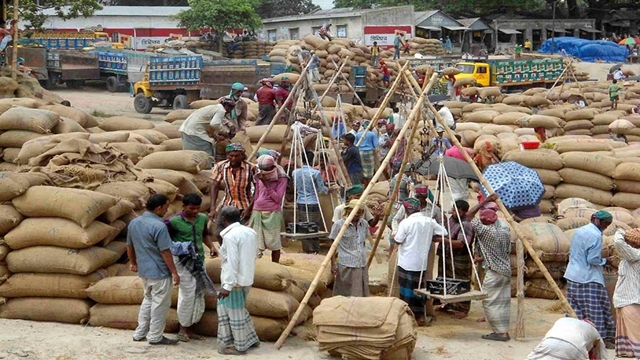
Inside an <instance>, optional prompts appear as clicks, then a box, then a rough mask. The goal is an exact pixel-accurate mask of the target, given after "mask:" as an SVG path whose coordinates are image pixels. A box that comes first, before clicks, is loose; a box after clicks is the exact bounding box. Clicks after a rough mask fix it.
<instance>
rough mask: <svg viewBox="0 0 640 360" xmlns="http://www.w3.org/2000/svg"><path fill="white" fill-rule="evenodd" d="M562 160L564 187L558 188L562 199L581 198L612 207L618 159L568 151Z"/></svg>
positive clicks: (562, 185)
mask: <svg viewBox="0 0 640 360" xmlns="http://www.w3.org/2000/svg"><path fill="white" fill-rule="evenodd" d="M560 157H561V158H562V160H563V162H564V168H563V169H562V170H561V171H562V175H561V176H562V184H560V185H559V186H558V187H557V188H556V197H557V198H558V199H559V200H563V199H568V198H582V199H585V200H588V201H590V202H592V203H594V204H597V205H600V206H604V207H606V206H609V205H610V204H611V198H612V197H613V195H612V193H611V191H612V189H613V180H612V177H613V175H614V173H615V170H616V166H617V165H618V163H619V161H618V159H616V158H614V157H612V156H607V155H600V154H597V153H587V152H567V153H564V154H562V155H561V156H560Z"/></svg>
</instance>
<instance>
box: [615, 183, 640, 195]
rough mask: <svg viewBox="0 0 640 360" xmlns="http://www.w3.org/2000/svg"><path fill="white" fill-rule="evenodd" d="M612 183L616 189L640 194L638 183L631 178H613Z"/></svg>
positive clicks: (639, 184)
mask: <svg viewBox="0 0 640 360" xmlns="http://www.w3.org/2000/svg"><path fill="white" fill-rule="evenodd" d="M614 185H615V187H616V190H617V191H620V192H626V193H632V194H640V183H639V182H637V181H632V180H615V181H614Z"/></svg>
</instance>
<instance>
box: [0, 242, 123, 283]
mask: <svg viewBox="0 0 640 360" xmlns="http://www.w3.org/2000/svg"><path fill="white" fill-rule="evenodd" d="M112 244H115V242H114V243H111V244H109V245H112ZM120 256H122V253H120V254H118V253H117V252H114V251H112V250H109V249H107V248H102V247H97V246H92V247H90V248H88V249H82V250H76V249H67V248H61V247H56V246H32V247H28V248H25V249H21V250H15V251H12V252H10V253H9V255H7V265H9V270H10V271H11V272H12V273H27V272H35V273H45V274H56V273H61V274H75V275H88V274H90V273H92V272H94V271H96V270H98V269H100V268H103V267H105V266H107V265H111V264H113V263H115V262H116V261H117V260H118V259H119V258H120Z"/></svg>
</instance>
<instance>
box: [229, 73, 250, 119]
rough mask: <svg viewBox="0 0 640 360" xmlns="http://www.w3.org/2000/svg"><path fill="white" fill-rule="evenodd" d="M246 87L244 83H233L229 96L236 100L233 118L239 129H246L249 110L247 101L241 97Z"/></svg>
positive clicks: (232, 113) (232, 112)
mask: <svg viewBox="0 0 640 360" xmlns="http://www.w3.org/2000/svg"><path fill="white" fill-rule="evenodd" d="M244 89H246V88H245V87H244V85H243V84H241V83H239V82H237V83H234V84H233V85H231V91H230V92H229V98H230V99H232V100H233V101H235V102H236V107H235V108H234V109H233V111H231V120H232V121H233V122H234V125H235V127H236V129H237V130H239V131H244V129H245V123H246V122H247V114H248V111H249V108H248V106H247V103H246V102H244V101H243V100H242V99H241V98H242V97H243V96H242V94H243V93H244Z"/></svg>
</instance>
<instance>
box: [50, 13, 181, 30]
mask: <svg viewBox="0 0 640 360" xmlns="http://www.w3.org/2000/svg"><path fill="white" fill-rule="evenodd" d="M98 25H101V26H102V27H104V28H110V29H113V28H115V29H118V28H122V29H132V28H143V29H145V28H177V27H178V21H177V20H175V19H172V18H170V17H168V16H92V17H89V18H85V17H79V18H75V19H69V20H63V19H61V18H59V17H49V18H48V19H47V20H46V21H45V23H44V25H43V27H44V28H45V29H83V28H88V27H93V26H98Z"/></svg>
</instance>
